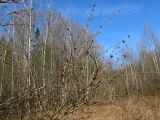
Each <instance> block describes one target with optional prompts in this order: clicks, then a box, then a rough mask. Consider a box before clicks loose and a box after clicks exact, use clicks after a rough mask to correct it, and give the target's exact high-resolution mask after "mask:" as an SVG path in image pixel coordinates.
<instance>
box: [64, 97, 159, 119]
mask: <svg viewBox="0 0 160 120" xmlns="http://www.w3.org/2000/svg"><path fill="white" fill-rule="evenodd" d="M159 103H160V96H147V97H144V96H131V97H121V98H120V99H117V100H115V101H114V102H113V103H101V102H95V103H94V104H92V105H83V106H80V107H79V109H78V110H77V111H75V112H73V113H72V114H70V115H68V116H65V117H64V118H63V120H160V104H159Z"/></svg>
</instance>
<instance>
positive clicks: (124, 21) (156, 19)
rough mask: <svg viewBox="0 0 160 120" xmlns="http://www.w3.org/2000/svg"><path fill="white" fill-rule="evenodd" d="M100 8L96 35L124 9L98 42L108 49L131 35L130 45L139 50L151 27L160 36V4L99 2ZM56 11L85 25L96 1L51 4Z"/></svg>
mask: <svg viewBox="0 0 160 120" xmlns="http://www.w3.org/2000/svg"><path fill="white" fill-rule="evenodd" d="M95 1H96V8H95V13H94V20H93V22H92V24H91V26H90V29H91V30H92V31H96V30H97V28H98V26H99V24H101V23H103V21H104V20H105V19H106V18H107V17H109V16H110V15H111V14H112V13H113V12H115V11H117V10H118V9H122V10H121V12H120V14H119V15H118V16H116V17H114V18H113V19H112V20H111V21H110V22H109V23H108V24H107V25H105V26H104V27H103V30H102V32H101V34H99V36H97V41H98V43H99V44H100V45H102V46H103V47H105V48H108V47H110V46H112V45H114V44H116V43H117V42H119V41H121V40H123V39H126V38H127V36H128V34H130V36H131V37H130V39H129V41H128V43H129V45H130V46H131V47H132V48H133V49H135V48H136V44H137V42H138V40H140V39H141V38H142V35H143V28H144V25H145V24H147V25H149V26H150V27H151V28H152V29H153V30H154V31H155V32H156V33H160V29H159V28H160V16H159V11H160V7H159V5H160V1H159V0H154V1H153V0H95ZM48 3H52V7H53V8H54V9H55V10H58V11H60V12H61V13H62V14H63V15H64V16H68V15H69V16H71V18H73V19H75V20H78V21H80V22H81V23H82V24H83V25H85V23H86V21H87V18H88V15H89V12H90V9H91V8H92V5H93V3H94V1H93V0H49V1H48Z"/></svg>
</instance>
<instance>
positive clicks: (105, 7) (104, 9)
mask: <svg viewBox="0 0 160 120" xmlns="http://www.w3.org/2000/svg"><path fill="white" fill-rule="evenodd" d="M119 10H121V12H120V14H135V13H140V12H141V11H142V10H143V8H142V7H141V6H138V5H135V4H131V3H122V4H119V5H110V4H100V5H99V4H97V6H96V10H95V13H94V15H95V16H107V15H111V14H113V13H114V12H117V11H119ZM85 14H86V15H87V16H88V15H89V14H90V11H89V10H87V11H86V13H85Z"/></svg>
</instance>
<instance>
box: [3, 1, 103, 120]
mask: <svg viewBox="0 0 160 120" xmlns="http://www.w3.org/2000/svg"><path fill="white" fill-rule="evenodd" d="M22 6H23V5H22ZM24 6H25V7H26V6H27V8H25V9H24V8H23V7H20V8H19V9H18V10H13V11H11V13H10V14H9V16H10V20H9V21H8V20H6V21H5V23H4V22H3V25H2V24H1V27H5V29H7V34H6V35H4V36H3V37H1V39H0V68H1V69H0V103H1V104H0V111H1V117H3V118H2V119H4V118H5V119H10V117H11V116H16V117H18V118H17V119H23V117H24V116H26V115H28V114H30V113H33V112H38V111H49V110H50V111H52V112H53V114H51V116H50V117H51V119H58V118H59V117H60V116H63V115H64V114H67V113H69V112H71V111H72V110H74V109H75V107H76V106H77V105H79V104H81V103H85V102H87V101H90V100H93V99H94V98H95V96H96V95H95V93H94V90H95V89H96V88H97V87H98V85H99V83H100V81H101V79H103V78H104V70H103V69H104V67H105V65H104V62H103V59H102V53H101V49H100V48H99V46H98V45H97V43H96V41H95V35H94V34H92V33H91V32H89V30H88V27H89V24H90V22H91V18H92V17H93V14H92V12H93V10H94V7H95V6H93V8H92V11H91V15H90V17H89V19H88V21H87V24H86V26H85V27H82V26H81V25H80V24H79V23H78V22H74V21H73V20H70V19H67V18H63V16H61V14H60V13H59V12H54V11H53V10H51V8H48V9H47V10H46V11H43V12H42V13H40V12H38V11H36V10H34V8H32V3H31V4H30V2H29V3H26V4H25V5H24ZM2 32H4V33H5V31H3V30H2ZM62 110H63V113H60V112H61V111H62Z"/></svg>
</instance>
